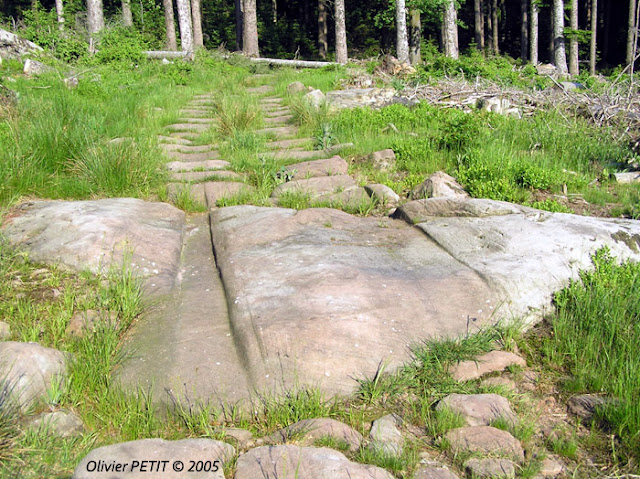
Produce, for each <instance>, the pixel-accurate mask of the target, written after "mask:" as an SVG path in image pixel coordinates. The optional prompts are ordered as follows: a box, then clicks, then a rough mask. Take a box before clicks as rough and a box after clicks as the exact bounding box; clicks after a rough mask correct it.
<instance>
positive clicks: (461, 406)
mask: <svg viewBox="0 0 640 479" xmlns="http://www.w3.org/2000/svg"><path fill="white" fill-rule="evenodd" d="M445 408H448V409H450V410H451V411H453V412H455V413H458V414H460V415H461V416H462V417H463V418H464V420H465V421H466V423H467V425H468V426H488V425H490V424H491V423H492V422H493V421H495V420H496V419H504V420H506V421H507V422H509V423H511V424H515V422H516V415H515V414H514V412H513V411H512V410H511V405H510V404H509V401H508V400H507V398H505V397H503V396H499V395H498V394H449V395H448V396H447V397H445V398H443V399H442V400H441V401H440V402H439V403H438V405H437V406H436V409H437V410H441V409H445Z"/></svg>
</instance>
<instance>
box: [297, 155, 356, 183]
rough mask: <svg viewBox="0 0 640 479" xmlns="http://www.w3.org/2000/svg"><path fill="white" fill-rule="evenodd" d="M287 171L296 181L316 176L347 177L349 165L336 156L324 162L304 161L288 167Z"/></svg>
mask: <svg viewBox="0 0 640 479" xmlns="http://www.w3.org/2000/svg"><path fill="white" fill-rule="evenodd" d="M286 169H287V171H289V172H292V173H293V179H294V180H301V179H308V178H315V177H316V176H339V175H346V174H347V170H348V169H349V165H347V162H346V161H344V159H342V157H340V156H338V155H336V156H333V157H331V158H326V159H324V160H313V161H304V162H302V163H294V164H293V165H289V166H287V167H286Z"/></svg>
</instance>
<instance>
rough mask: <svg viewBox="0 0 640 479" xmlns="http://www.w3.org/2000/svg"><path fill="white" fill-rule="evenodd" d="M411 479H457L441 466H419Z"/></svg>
mask: <svg viewBox="0 0 640 479" xmlns="http://www.w3.org/2000/svg"><path fill="white" fill-rule="evenodd" d="M412 478H413V479H458V476H456V475H455V474H454V473H453V472H451V471H450V470H449V469H448V468H447V467H446V466H443V465H422V466H419V467H418V469H417V470H416V472H415V473H414V474H413V476H412Z"/></svg>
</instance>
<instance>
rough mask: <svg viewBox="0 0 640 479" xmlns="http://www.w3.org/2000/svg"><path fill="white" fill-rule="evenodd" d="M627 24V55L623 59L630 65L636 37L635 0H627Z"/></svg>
mask: <svg viewBox="0 0 640 479" xmlns="http://www.w3.org/2000/svg"><path fill="white" fill-rule="evenodd" d="M627 25H628V27H627V55H626V60H625V61H626V64H627V65H631V62H632V61H633V57H634V55H633V49H634V45H635V38H636V0H629V21H628V24H627Z"/></svg>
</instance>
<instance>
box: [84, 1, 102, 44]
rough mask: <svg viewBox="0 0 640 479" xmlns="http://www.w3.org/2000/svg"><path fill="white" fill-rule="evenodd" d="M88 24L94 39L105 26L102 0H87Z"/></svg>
mask: <svg viewBox="0 0 640 479" xmlns="http://www.w3.org/2000/svg"><path fill="white" fill-rule="evenodd" d="M87 24H88V26H89V35H90V37H91V39H92V40H93V37H94V35H95V34H96V33H98V32H99V31H100V30H102V29H103V28H104V12H103V10H102V0H87Z"/></svg>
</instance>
